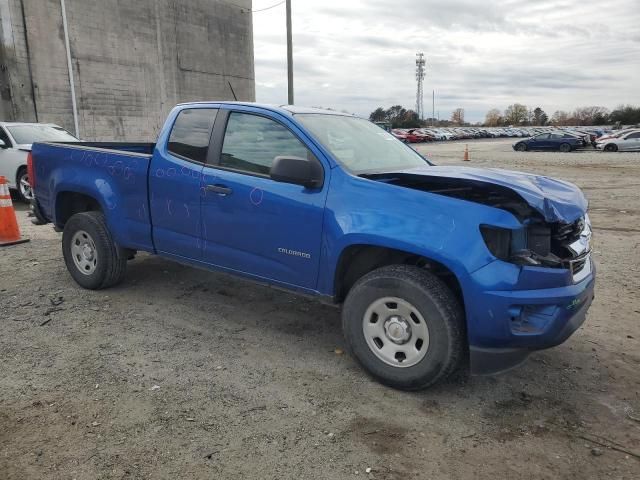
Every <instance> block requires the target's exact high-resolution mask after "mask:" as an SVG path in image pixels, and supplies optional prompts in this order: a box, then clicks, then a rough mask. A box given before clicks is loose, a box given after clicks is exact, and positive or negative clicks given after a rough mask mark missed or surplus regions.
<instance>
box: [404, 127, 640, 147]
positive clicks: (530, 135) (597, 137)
mask: <svg viewBox="0 0 640 480" xmlns="http://www.w3.org/2000/svg"><path fill="white" fill-rule="evenodd" d="M638 132H640V129H638V128H628V129H624V130H611V129H608V128H605V127H517V128H515V127H500V128H497V127H496V128H481V127H455V128H409V129H404V128H395V129H392V130H391V133H392V135H393V136H395V137H396V138H397V139H399V140H401V141H403V142H405V143H419V142H434V141H443V140H470V139H476V138H498V137H516V138H522V140H518V141H516V142H515V143H514V144H513V148H514V150H517V151H526V150H558V151H561V152H570V151H572V150H576V149H579V148H585V147H588V146H591V147H593V148H598V149H600V150H604V151H609V152H615V151H618V150H620V151H631V150H640V133H638Z"/></svg>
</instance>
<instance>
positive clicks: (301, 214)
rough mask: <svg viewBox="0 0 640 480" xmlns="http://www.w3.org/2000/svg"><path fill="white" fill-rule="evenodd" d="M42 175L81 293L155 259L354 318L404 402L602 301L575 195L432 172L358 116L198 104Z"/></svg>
mask: <svg viewBox="0 0 640 480" xmlns="http://www.w3.org/2000/svg"><path fill="white" fill-rule="evenodd" d="M29 168H30V178H31V179H32V183H33V187H34V192H35V199H34V201H33V202H32V206H33V209H34V211H35V213H36V216H37V217H38V218H39V219H40V220H41V221H43V222H52V223H53V224H54V225H55V226H56V227H57V228H58V229H62V230H63V236H62V244H63V253H64V259H65V262H66V265H67V268H68V270H69V272H70V274H71V276H72V277H73V278H74V279H75V281H76V282H77V283H78V284H80V285H81V286H82V287H85V288H91V289H98V288H105V287H108V286H110V285H113V284H115V283H117V282H119V281H120V280H121V279H122V278H123V275H124V273H125V269H126V265H127V260H128V259H130V258H132V257H133V255H134V254H135V252H136V251H146V252H151V253H154V254H157V255H161V256H163V257H166V258H169V259H172V260H176V261H178V262H183V263H187V264H191V265H196V266H199V267H205V268H208V269H211V270H221V271H225V272H230V273H234V274H238V275H242V276H244V277H247V278H250V279H253V280H257V281H259V282H262V283H266V284H269V285H273V286H277V287H283V288H286V289H289V290H292V291H295V292H298V293H302V294H307V295H313V296H316V297H318V298H320V299H322V300H324V301H329V302H333V303H336V304H342V318H343V329H344V334H345V337H346V340H347V344H348V345H349V348H350V350H351V352H352V353H353V355H354V356H355V357H356V358H357V359H358V360H359V361H360V363H361V364H362V365H363V366H364V367H365V368H366V370H368V371H369V372H370V373H371V374H372V375H373V376H374V377H376V378H377V379H379V380H380V381H382V382H383V383H385V384H387V385H391V386H394V387H397V388H404V389H418V388H424V387H427V386H429V385H431V384H433V383H435V382H437V381H439V380H441V379H443V378H444V377H446V376H447V375H449V374H450V373H451V372H453V371H454V370H455V369H456V368H457V367H459V366H460V365H461V364H463V363H464V362H466V361H467V360H469V361H470V364H471V371H472V372H474V373H495V372H499V371H502V370H505V369H507V368H509V367H512V366H514V365H516V364H518V363H520V362H522V361H523V360H524V359H525V358H526V357H527V355H528V353H529V352H531V351H532V350H536V349H542V348H547V347H551V346H554V345H557V344H559V343H561V342H563V341H564V340H565V339H567V338H568V337H569V336H570V335H571V334H572V333H573V332H574V331H575V330H576V329H577V328H578V327H579V326H580V325H581V324H582V322H583V321H584V319H585V315H586V312H587V309H588V308H589V305H590V304H591V301H592V298H593V291H594V276H595V267H594V264H593V262H592V259H591V253H590V242H591V226H590V222H589V217H588V215H587V201H586V200H585V198H584V196H583V194H582V193H581V192H580V190H579V189H578V188H577V187H575V186H574V185H572V184H570V183H567V182H564V181H560V180H554V179H551V178H548V177H544V176H538V175H531V174H524V173H517V172H510V171H505V170H497V169H478V168H468V167H446V166H434V165H433V164H432V163H431V162H429V161H428V160H426V159H425V158H423V157H422V156H420V155H419V154H418V153H416V152H415V151H414V150H413V149H411V148H410V147H408V146H406V145H404V144H403V143H402V142H400V141H398V140H397V139H395V138H394V137H393V136H392V135H391V134H389V133H387V132H385V131H384V130H383V129H381V128H379V127H377V126H376V125H374V124H373V123H370V122H368V121H366V120H363V119H360V118H357V117H354V116H351V115H345V114H342V113H337V112H332V111H324V110H316V109H302V108H298V107H291V106H286V107H272V106H265V105H257V104H249V103H236V102H209V103H189V104H182V105H178V106H177V107H176V108H174V109H173V111H172V112H171V114H170V115H169V117H168V119H167V121H166V123H165V125H164V128H163V130H162V131H161V133H160V135H159V137H158V140H157V143H155V144H126V143H110V144H107V143H75V144H63V143H36V144H34V145H33V150H32V155H31V158H30V159H29Z"/></svg>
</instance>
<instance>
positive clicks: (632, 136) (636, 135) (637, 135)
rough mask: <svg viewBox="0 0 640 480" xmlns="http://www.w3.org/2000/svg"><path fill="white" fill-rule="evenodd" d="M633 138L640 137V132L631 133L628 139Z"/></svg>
mask: <svg viewBox="0 0 640 480" xmlns="http://www.w3.org/2000/svg"><path fill="white" fill-rule="evenodd" d="M631 138H640V132H637V133H632V134H631V135H629V136H628V137H627V140H629V139H631Z"/></svg>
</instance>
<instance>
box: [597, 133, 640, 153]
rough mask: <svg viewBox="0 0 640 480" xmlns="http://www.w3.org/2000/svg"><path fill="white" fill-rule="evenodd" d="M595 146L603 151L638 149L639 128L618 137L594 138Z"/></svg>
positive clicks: (639, 142) (639, 144)
mask: <svg viewBox="0 0 640 480" xmlns="http://www.w3.org/2000/svg"><path fill="white" fill-rule="evenodd" d="M596 148H597V149H598V150H604V151H605V152H618V151H620V152H632V151H640V130H634V131H632V132H628V133H625V134H623V135H620V136H619V137H611V138H606V139H603V140H600V139H598V140H596Z"/></svg>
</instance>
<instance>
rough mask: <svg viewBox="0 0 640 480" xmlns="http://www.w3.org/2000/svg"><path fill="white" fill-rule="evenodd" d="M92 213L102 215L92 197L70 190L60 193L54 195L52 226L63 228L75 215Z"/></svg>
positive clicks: (99, 207) (98, 205)
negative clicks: (95, 212) (96, 212)
mask: <svg viewBox="0 0 640 480" xmlns="http://www.w3.org/2000/svg"><path fill="white" fill-rule="evenodd" d="M93 211H98V212H103V213H104V209H103V208H102V205H101V204H100V202H99V201H98V200H97V199H96V198H95V197H93V196H92V195H88V194H86V193H81V192H76V191H71V190H64V191H60V192H58V193H57V194H56V201H55V217H54V218H55V220H54V224H55V225H56V227H58V228H64V225H65V223H67V220H69V219H70V218H71V217H72V216H73V215H75V214H76V213H82V212H93Z"/></svg>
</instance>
